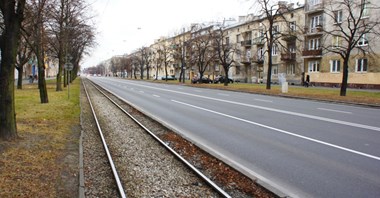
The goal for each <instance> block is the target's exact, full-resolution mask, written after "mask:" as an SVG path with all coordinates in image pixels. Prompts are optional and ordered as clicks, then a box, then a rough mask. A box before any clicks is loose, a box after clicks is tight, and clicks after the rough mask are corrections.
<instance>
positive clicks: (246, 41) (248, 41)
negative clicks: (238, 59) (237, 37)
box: [240, 40, 252, 47]
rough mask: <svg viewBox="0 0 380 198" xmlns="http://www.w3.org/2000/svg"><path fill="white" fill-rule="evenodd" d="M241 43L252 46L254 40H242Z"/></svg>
mask: <svg viewBox="0 0 380 198" xmlns="http://www.w3.org/2000/svg"><path fill="white" fill-rule="evenodd" d="M240 44H241V46H245V47H251V45H252V40H245V41H241V42H240Z"/></svg>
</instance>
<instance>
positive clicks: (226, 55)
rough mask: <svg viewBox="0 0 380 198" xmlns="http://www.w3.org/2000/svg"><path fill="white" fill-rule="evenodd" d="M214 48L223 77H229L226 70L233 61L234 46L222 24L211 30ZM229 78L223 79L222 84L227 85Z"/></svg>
mask: <svg viewBox="0 0 380 198" xmlns="http://www.w3.org/2000/svg"><path fill="white" fill-rule="evenodd" d="M213 33H214V34H213V39H214V48H215V51H216V54H217V58H218V60H219V62H220V64H221V65H222V66H223V70H224V75H225V77H226V78H225V79H229V77H228V72H229V70H230V68H231V65H232V63H233V62H234V54H235V51H236V46H234V45H233V44H231V43H230V42H229V37H228V36H227V35H228V34H227V31H225V30H224V27H223V25H219V26H218V27H217V29H216V30H214V32H213ZM228 83H229V80H225V81H224V86H228Z"/></svg>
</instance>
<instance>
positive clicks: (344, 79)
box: [340, 56, 349, 96]
mask: <svg viewBox="0 0 380 198" xmlns="http://www.w3.org/2000/svg"><path fill="white" fill-rule="evenodd" d="M347 57H349V56H347ZM347 83H348V58H345V59H343V77H342V85H341V87H340V96H346V94H347Z"/></svg>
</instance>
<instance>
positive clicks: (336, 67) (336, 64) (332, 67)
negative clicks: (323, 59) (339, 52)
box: [330, 60, 340, 73]
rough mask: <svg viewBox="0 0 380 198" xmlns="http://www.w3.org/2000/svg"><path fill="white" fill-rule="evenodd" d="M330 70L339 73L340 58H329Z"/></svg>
mask: <svg viewBox="0 0 380 198" xmlns="http://www.w3.org/2000/svg"><path fill="white" fill-rule="evenodd" d="M330 72H331V73H339V72H340V60H331V61H330Z"/></svg>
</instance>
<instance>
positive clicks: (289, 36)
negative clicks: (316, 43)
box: [281, 31, 297, 42]
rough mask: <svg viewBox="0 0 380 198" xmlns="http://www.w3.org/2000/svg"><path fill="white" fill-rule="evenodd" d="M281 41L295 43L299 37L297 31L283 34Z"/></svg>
mask: <svg viewBox="0 0 380 198" xmlns="http://www.w3.org/2000/svg"><path fill="white" fill-rule="evenodd" d="M281 39H282V40H284V41H286V42H293V41H295V40H296V39H297V35H296V32H295V31H288V32H283V33H281Z"/></svg>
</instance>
